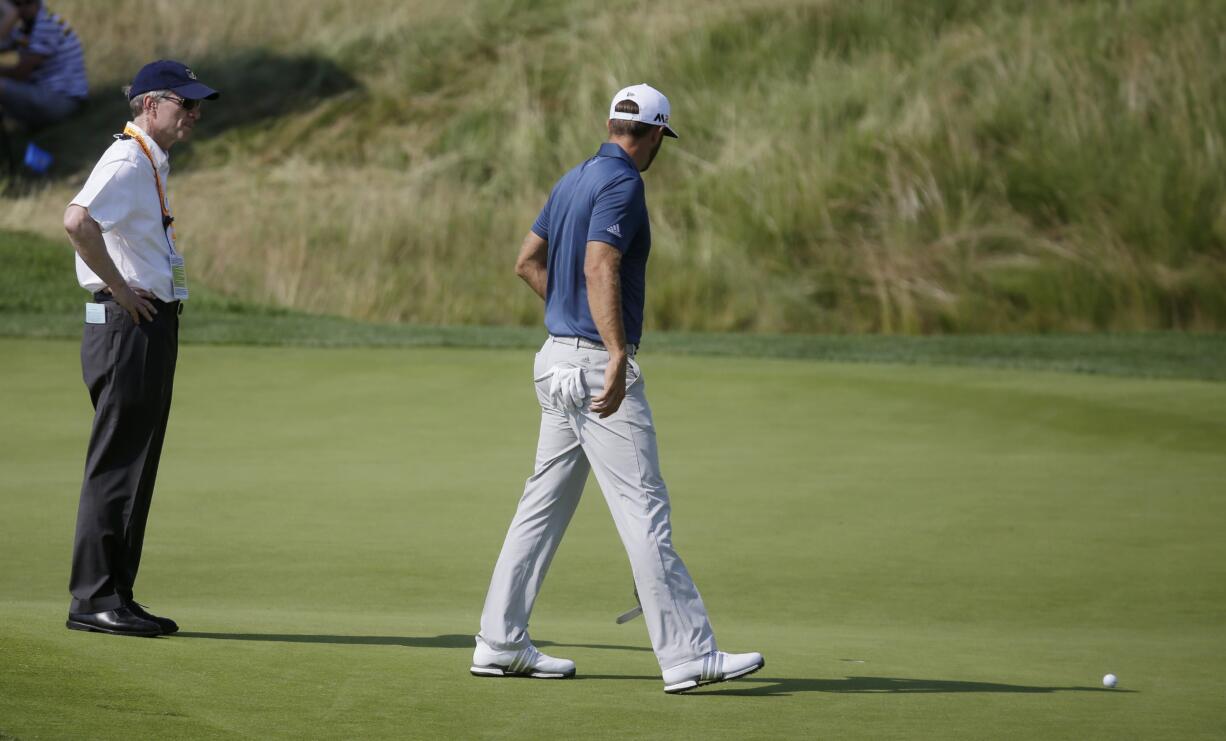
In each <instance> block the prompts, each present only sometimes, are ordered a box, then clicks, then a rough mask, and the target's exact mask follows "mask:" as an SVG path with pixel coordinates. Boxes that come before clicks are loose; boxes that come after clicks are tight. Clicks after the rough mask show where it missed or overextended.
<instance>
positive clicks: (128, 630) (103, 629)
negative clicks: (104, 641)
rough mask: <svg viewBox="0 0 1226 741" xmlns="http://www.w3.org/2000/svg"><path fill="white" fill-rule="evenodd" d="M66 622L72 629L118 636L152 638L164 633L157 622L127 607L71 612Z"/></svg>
mask: <svg viewBox="0 0 1226 741" xmlns="http://www.w3.org/2000/svg"><path fill="white" fill-rule="evenodd" d="M66 624H67V626H68V628H69V629H70V630H86V631H89V632H91V633H111V634H112V635H117V636H142V637H145V638H152V637H154V636H159V635H161V634H162V629H161V628H160V627H159V626H158V624H157V623H154V622H150V621H148V620H143V619H141V618H139V617H137V616H136V615H133V614H132V611H131V610H129V609H128V608H126V607H118V608H116V609H114V610H103V611H102V612H70V613H68V622H67V623H66Z"/></svg>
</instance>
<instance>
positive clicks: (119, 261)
mask: <svg viewBox="0 0 1226 741" xmlns="http://www.w3.org/2000/svg"><path fill="white" fill-rule="evenodd" d="M132 126H133V127H134V128H135V124H133V125H132ZM138 131H139V129H138ZM142 135H143V132H142ZM144 140H145V142H146V144H148V145H149V151H150V154H152V155H153V159H154V160H155V161H156V163H157V165H158V173H159V176H160V177H161V179H162V184H163V187H165V186H166V183H167V178H168V177H169V175H170V161H169V159H168V158H167V156H166V153H165V152H163V151H162V149H161V148H160V147H158V145H157V142H155V141H154V140H153V139H152V138H150V137H148V136H144ZM167 198H169V194H168V195H167ZM72 203H73V204H75V205H77V206H81V207H83V208H85V209H86V210H87V211H89V215H90V217H91V218H92V219H93V220H94V221H96V222H98V226H99V227H101V229H102V241H103V242H105V243H106V251H107V254H108V255H110V256H111V261H112V262H114V263H115V267H116V268H117V269H118V270H119V274H120V275H121V276H123V279H124V280H125V281H127V282H128V285H130V286H133V287H136V288H144V289H145V290H147V291H149V292H151V293H153V295H155V296H157V297H158V298H160V299H161V300H163V301H173V300H174V276H173V274H172V272H171V267H170V256H171V254H172V251H173V249H174V246H173V241H172V240H171V236H170V232H169V230H168V229H166V228H165V227H164V226H163V222H162V207H161V201H160V200H159V198H158V190H157V183H156V181H155V180H154V177H153V164H152V163H150V161H149V158H148V157H146V156H145V153H144V152H143V151H141V148H140V145H139V144H137V143H136V141H135V140H133V139H119V140H117V141H116V142H115V143H114V144H112V145H111V146H110V147H109V148H108V149H107V150H106V152H105V153H104V154H103V155H102V158H101V159H99V160H98V164H97V165H95V166H94V169H93V172H91V173H90V175H89V179H88V180H86V181H85V187H83V188H82V189H81V192H80V193H77V195H76V196H74V197H73V199H72ZM76 266H77V280H78V282H79V283H80V284H81V287H82V288H84V289H86V290H88V291H93V292H96V291H100V290H102V289H103V288H104V287H105V284H104V283H103V281H102V279H101V278H99V277H98V276H97V275H96V274H95V273H94V271H93V270H91V269H90V268H89V266H88V265H86V264H85V261H84V260H82V259H81V256H80V255H77V258H76Z"/></svg>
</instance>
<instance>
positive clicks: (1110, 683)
mask: <svg viewBox="0 0 1226 741" xmlns="http://www.w3.org/2000/svg"><path fill="white" fill-rule="evenodd" d="M1117 681H1119V680H1117V679H1116V678H1115V675H1114V674H1104V675H1103V686H1104V687H1107V688H1111V687H1114V686H1115V683H1116V682H1117Z"/></svg>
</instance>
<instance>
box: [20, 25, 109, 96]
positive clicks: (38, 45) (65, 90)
mask: <svg viewBox="0 0 1226 741" xmlns="http://www.w3.org/2000/svg"><path fill="white" fill-rule="evenodd" d="M9 49H16V50H17V51H18V52H21V53H29V54H37V55H39V56H42V57H46V60H44V61H43V63H42V64H40V65H38V67H37V68H35V70H34V73H33V75H31V77H30V82H31V83H32V84H34V85H36V86H37V87H40V88H42V89H44V90H48V91H50V92H53V93H59V94H61V95H66V96H68V97H70V98H81V99H83V98H85V97H86V96H87V95H89V81H88V80H87V79H86V77H85V55H84V53H83V52H82V50H81V41H80V39H78V38H77V34H76V32H75V31H73V30H72V28H71V27H70V26H69V25H68V24H67V23H66V22H65V21H64V19H63V18H61V17H60V16H59V14H57V13H52V12H51V11H49V10H47V7H46V6H45V5H44V6H43V7H41V8H39V9H38V15H37V16H35V17H34V25H33V26H32V27H31V28H30V30H29V32H27V31H26V30H25V27H24V25H23V24H22V23H20V22H18V23H17V25H16V26H15V27H14V28H13V30H12V32H11V33H10V34H9V36H8V38H6V39H0V50H9Z"/></svg>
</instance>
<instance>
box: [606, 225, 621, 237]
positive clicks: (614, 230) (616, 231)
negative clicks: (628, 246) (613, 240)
mask: <svg viewBox="0 0 1226 741" xmlns="http://www.w3.org/2000/svg"><path fill="white" fill-rule="evenodd" d="M605 231H606V232H608V233H609V234H612V235H613V236H615V237H617V238H618V239H621V236H622V228H621V225H620V224H614V225H613V226H611V227H609V228H608V229H605Z"/></svg>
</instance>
